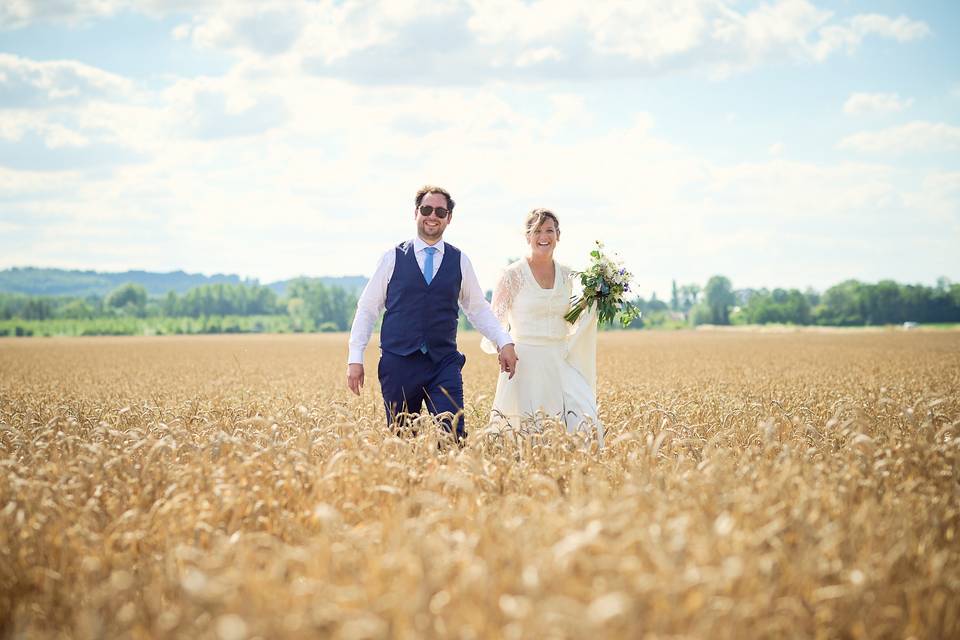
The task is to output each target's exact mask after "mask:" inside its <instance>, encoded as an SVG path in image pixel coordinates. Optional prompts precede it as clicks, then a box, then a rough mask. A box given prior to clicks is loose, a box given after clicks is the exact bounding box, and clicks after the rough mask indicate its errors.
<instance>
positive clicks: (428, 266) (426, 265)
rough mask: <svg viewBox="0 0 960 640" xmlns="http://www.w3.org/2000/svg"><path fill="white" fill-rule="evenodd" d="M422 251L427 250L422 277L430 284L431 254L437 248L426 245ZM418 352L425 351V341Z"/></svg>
mask: <svg viewBox="0 0 960 640" xmlns="http://www.w3.org/2000/svg"><path fill="white" fill-rule="evenodd" d="M424 251H426V252H427V259H426V260H424V261H423V279H424V280H426V281H427V284H430V281H431V280H433V256H434V254H436V253H437V248H436V247H427V248H426V249H424ZM420 352H421V353H426V352H427V343H426V342H424V343H423V344H422V345H420Z"/></svg>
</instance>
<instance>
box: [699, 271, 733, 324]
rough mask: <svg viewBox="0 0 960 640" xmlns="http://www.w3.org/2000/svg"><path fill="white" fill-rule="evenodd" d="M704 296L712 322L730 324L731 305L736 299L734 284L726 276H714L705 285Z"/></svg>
mask: <svg viewBox="0 0 960 640" xmlns="http://www.w3.org/2000/svg"><path fill="white" fill-rule="evenodd" d="M703 291H704V298H705V303H706V306H707V309H708V310H709V313H710V323H711V324H730V307H732V306H733V304H734V302H735V299H734V295H733V285H732V284H731V283H730V280H729V278H726V277H725V276H713V277H712V278H710V280H709V281H708V282H707V286H706V287H704V290H703Z"/></svg>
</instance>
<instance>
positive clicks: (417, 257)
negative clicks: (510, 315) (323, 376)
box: [347, 185, 517, 441]
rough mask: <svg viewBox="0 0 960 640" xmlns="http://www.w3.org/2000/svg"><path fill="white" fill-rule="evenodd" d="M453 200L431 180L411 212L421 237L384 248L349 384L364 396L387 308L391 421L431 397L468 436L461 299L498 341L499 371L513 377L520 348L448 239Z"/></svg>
mask: <svg viewBox="0 0 960 640" xmlns="http://www.w3.org/2000/svg"><path fill="white" fill-rule="evenodd" d="M454 204H455V203H454V201H453V198H451V197H450V194H449V193H448V192H447V191H446V190H445V189H443V188H441V187H437V186H432V185H428V186H425V187H423V188H421V189H420V190H419V191H417V195H416V198H415V200H414V211H413V218H414V220H415V221H416V223H417V237H416V238H414V239H413V240H408V241H406V242H403V243H401V244H400V245H398V246H397V247H395V248H393V249H390V250H389V251H387V252H386V253H385V254H383V257H382V258H380V262H378V263H377V267H376V270H375V271H374V273H373V276H372V277H371V278H370V281H369V282H368V283H367V286H366V288H364V290H363V293H362V294H360V300H359V301H358V302H357V314H356V316H355V317H354V319H353V327H352V328H351V330H350V354H349V358H348V360H347V387H349V389H350V390H351V391H353V392H354V393H355V394H357V395H360V389H361V388H362V387H363V383H364V371H363V351H364V349H366V346H367V343H368V342H369V341H370V336H371V334H372V333H373V325H374V324H375V323H376V321H377V318H378V317H379V316H380V311H382V310H384V309H386V313H385V314H384V316H383V323H382V324H381V327H380V365H379V367H378V374H379V377H380V387H381V389H382V391H383V402H384V406H385V407H386V411H387V425H388V426H389V425H393V424H394V423H395V422H396V421H397V419H398V414H401V413H419V412H420V408H421V407H422V406H423V402H424V400H426V402H427V410H428V411H429V412H430V413H431V414H433V415H437V414H441V413H444V412H450V413H451V414H453V415H455V416H456V424H455V425H453V424H451V421H450V420H445V421H444V427H445V428H446V429H447V430H448V431H451V432H453V433H455V435H456V438H457V440H458V441H462V440H463V438H465V437H466V430H465V427H464V424H463V413H462V409H463V377H462V375H461V370H462V369H463V365H464V363H465V362H466V356H464V355H463V354H462V353H460V352H458V351H457V324H458V320H459V314H458V306H459V308H462V309H463V311H464V313H465V314H466V316H467V319H468V320H470V322H471V323H472V324H473V326H475V327H476V328H477V329H478V330H479V331H480V332H481V333H482V334H483V335H484V336H486V337H487V338H489V339H490V341H491V342H493V343H494V344H496V345H497V347H498V350H499V360H500V370H501V371H506V372H507V373H509V375H510V377H511V378H512V377H513V374H514V372H515V371H516V366H517V354H516V351H515V350H514V347H513V340H512V339H511V338H510V335H509V334H508V333H507V332H506V331H504V329H503V327H501V326H500V323H499V321H498V320H497V318H496V316H495V315H494V314H493V310H492V309H491V308H490V305H489V303H487V300H486V298H485V297H484V295H483V290H482V289H481V288H480V283H479V282H478V281H477V276H476V273H475V272H474V270H473V265H472V264H471V262H470V260H469V259H468V258H467V256H466V255H464V254H463V253H462V252H461V251H460V250H459V249H457V248H456V247H454V246H453V245H452V244H449V243H445V242H444V241H443V232H444V231H445V230H446V228H447V226H448V225H449V224H450V222H451V221H452V220H453V207H454Z"/></svg>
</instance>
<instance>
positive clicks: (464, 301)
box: [460, 251, 513, 349]
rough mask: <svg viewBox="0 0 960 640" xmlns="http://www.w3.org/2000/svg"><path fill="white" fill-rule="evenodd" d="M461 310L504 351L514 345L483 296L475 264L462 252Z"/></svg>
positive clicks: (484, 334)
mask: <svg viewBox="0 0 960 640" xmlns="http://www.w3.org/2000/svg"><path fill="white" fill-rule="evenodd" d="M460 273H461V281H460V308H461V309H463V313H464V314H466V316H467V320H469V321H470V324H472V325H473V326H474V327H476V328H477V331H479V332H480V333H481V334H483V336H484V337H486V338H487V339H488V340H490V341H491V342H493V343H495V344H496V345H497V348H499V349H502V348H503V347H504V346H505V345H508V344H513V338H511V337H510V334H509V333H507V331H506V330H505V329H504V328H503V326H502V325H501V324H500V321H499V320H498V319H497V316H495V315H494V313H493V309H491V308H490V303H489V302H487V299H486V297H485V296H484V295H483V289H481V288H480V282H479V280H477V274H476V272H475V271H474V270H473V264H472V263H471V262H470V259H469V258H468V257H467V256H466V254H465V253H463V252H462V251H461V252H460Z"/></svg>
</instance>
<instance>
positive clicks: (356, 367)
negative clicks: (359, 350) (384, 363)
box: [347, 362, 363, 395]
mask: <svg viewBox="0 0 960 640" xmlns="http://www.w3.org/2000/svg"><path fill="white" fill-rule="evenodd" d="M347 388H348V389H350V391H353V392H354V393H355V394H357V395H360V389H362V388H363V365H362V364H360V363H357V362H352V363H350V364H348V365H347Z"/></svg>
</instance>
